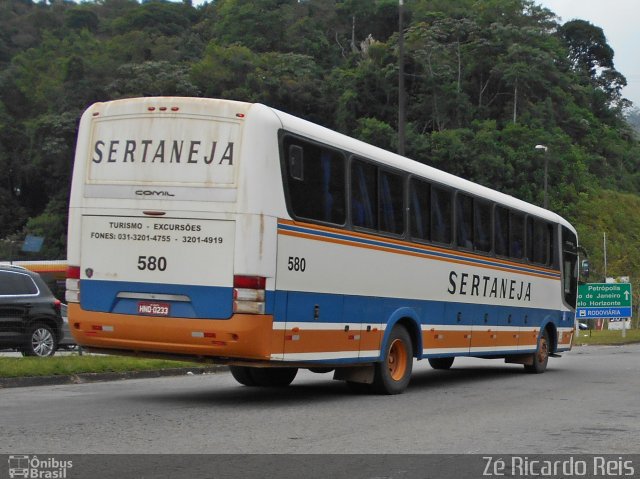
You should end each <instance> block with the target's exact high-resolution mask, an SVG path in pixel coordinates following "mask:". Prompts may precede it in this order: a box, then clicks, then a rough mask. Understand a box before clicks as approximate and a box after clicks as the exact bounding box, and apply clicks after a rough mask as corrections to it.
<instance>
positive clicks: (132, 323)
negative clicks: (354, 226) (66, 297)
mask: <svg viewBox="0 0 640 479" xmlns="http://www.w3.org/2000/svg"><path fill="white" fill-rule="evenodd" d="M69 326H70V329H71V332H72V334H73V337H74V338H75V340H76V342H77V343H78V344H79V345H81V346H84V347H87V348H96V349H100V350H121V351H131V352H133V353H135V352H140V353H144V352H150V353H154V352H155V353H168V354H175V355H178V356H189V357H220V358H242V359H249V360H259V361H261V360H268V359H270V357H271V353H272V350H273V349H274V346H275V349H276V350H277V349H278V346H279V348H280V349H281V348H282V341H283V339H282V335H283V332H282V331H274V330H273V317H272V316H271V315H253V314H235V315H233V316H232V317H231V318H229V319H224V320H220V319H191V318H171V317H158V316H138V315H128V314H110V313H100V312H95V311H85V310H83V309H82V308H81V307H80V305H79V304H77V303H76V304H73V303H71V304H69Z"/></svg>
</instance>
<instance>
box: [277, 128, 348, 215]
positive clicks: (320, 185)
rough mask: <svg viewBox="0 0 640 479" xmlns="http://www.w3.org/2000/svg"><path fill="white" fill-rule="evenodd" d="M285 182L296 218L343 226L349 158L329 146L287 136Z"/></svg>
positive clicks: (285, 142)
mask: <svg viewBox="0 0 640 479" xmlns="http://www.w3.org/2000/svg"><path fill="white" fill-rule="evenodd" d="M283 151H284V155H285V158H284V163H285V171H286V175H285V177H286V178H285V181H286V184H287V189H288V193H289V205H290V208H291V210H292V213H293V215H294V216H295V217H298V218H304V219H309V220H315V221H320V222H323V223H333V224H337V225H343V224H344V223H345V220H346V208H345V159H344V156H343V155H342V153H340V152H339V151H337V150H333V149H331V148H327V147H325V146H321V145H317V144H314V143H311V142H308V141H303V140H301V139H299V138H294V137H290V136H287V137H285V139H284V142H283Z"/></svg>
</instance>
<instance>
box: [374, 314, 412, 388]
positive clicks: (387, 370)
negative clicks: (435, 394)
mask: <svg viewBox="0 0 640 479" xmlns="http://www.w3.org/2000/svg"><path fill="white" fill-rule="evenodd" d="M412 367H413V346H412V344H411V337H410V336H409V333H408V332H407V330H406V329H405V328H404V327H403V326H401V325H396V326H395V327H394V328H393V330H392V331H391V335H390V336H389V340H388V341H387V345H386V348H385V351H384V360H383V361H382V362H381V363H376V369H375V375H374V378H373V384H372V386H373V389H374V391H376V392H377V393H380V394H400V393H401V392H403V391H404V390H405V389H406V388H407V386H408V385H409V380H410V379H411V369H412Z"/></svg>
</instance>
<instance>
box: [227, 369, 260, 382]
mask: <svg viewBox="0 0 640 479" xmlns="http://www.w3.org/2000/svg"><path fill="white" fill-rule="evenodd" d="M251 369H252V368H248V367H246V366H229V370H230V371H231V375H232V376H233V379H235V380H236V381H238V382H239V383H240V384H242V385H243V386H257V385H258V384H257V383H256V382H255V380H254V379H253V376H252V375H251Z"/></svg>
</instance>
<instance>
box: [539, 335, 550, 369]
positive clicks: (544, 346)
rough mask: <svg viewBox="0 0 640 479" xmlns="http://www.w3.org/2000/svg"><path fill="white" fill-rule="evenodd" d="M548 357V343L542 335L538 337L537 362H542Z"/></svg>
mask: <svg viewBox="0 0 640 479" xmlns="http://www.w3.org/2000/svg"><path fill="white" fill-rule="evenodd" d="M548 357H549V343H548V342H547V338H545V337H544V336H543V337H542V338H540V347H539V348H538V363H540V364H542V363H544V362H545V361H546V360H547V358H548Z"/></svg>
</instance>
